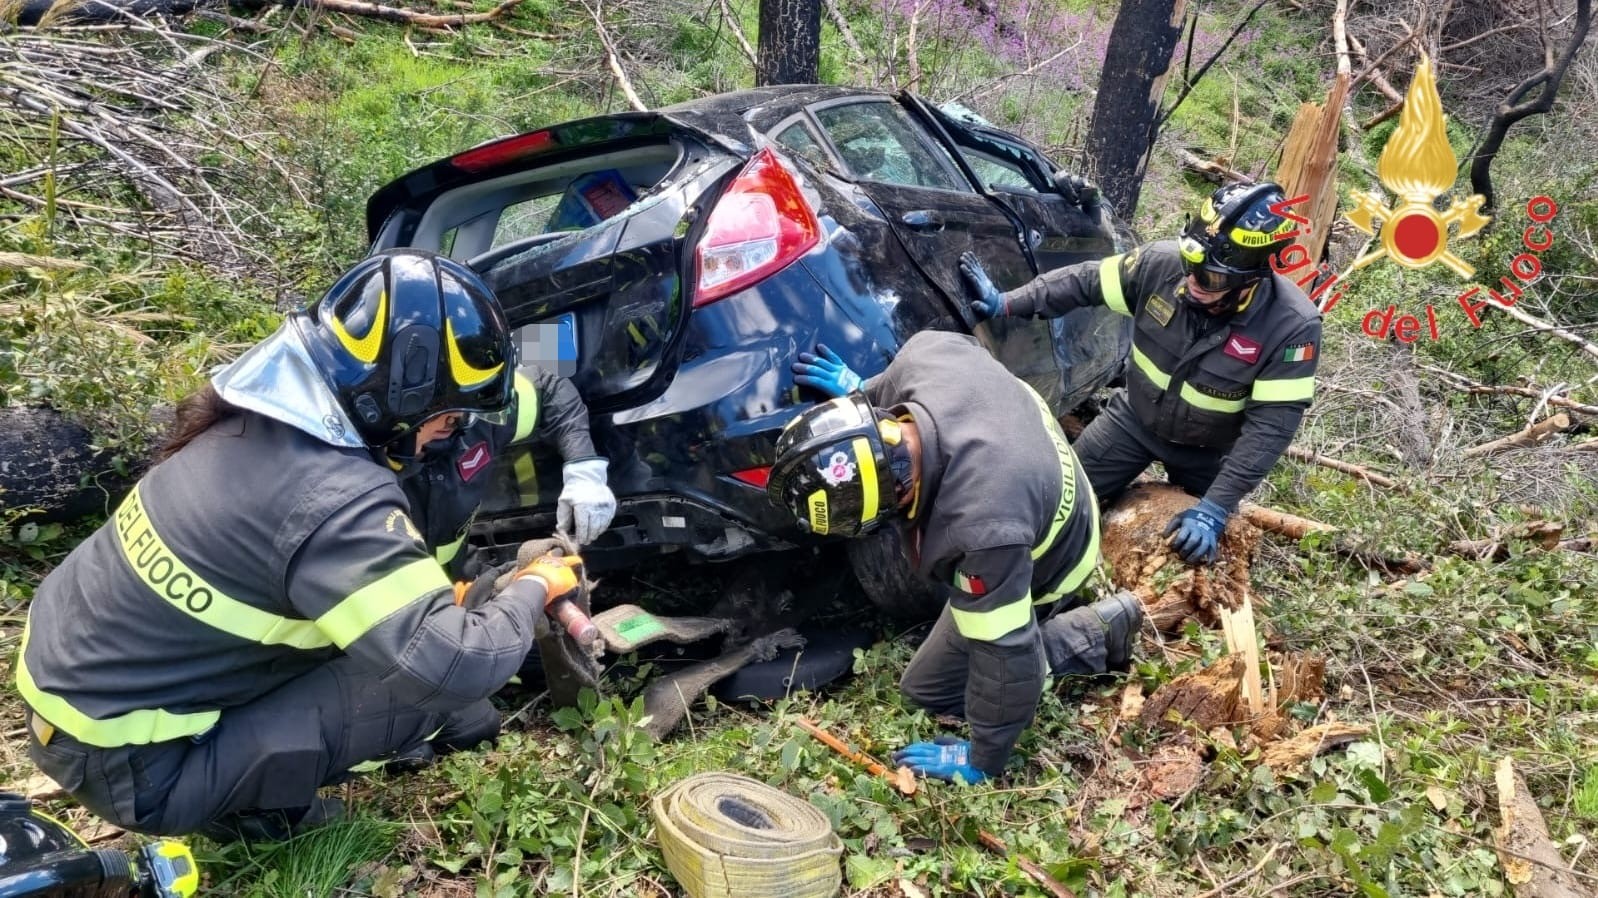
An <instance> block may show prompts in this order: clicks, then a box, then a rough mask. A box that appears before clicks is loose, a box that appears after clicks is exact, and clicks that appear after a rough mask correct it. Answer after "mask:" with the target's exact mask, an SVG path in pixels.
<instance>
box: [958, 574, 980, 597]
mask: <svg viewBox="0 0 1598 898" xmlns="http://www.w3.org/2000/svg"><path fill="white" fill-rule="evenodd" d="M954 588H955V589H958V590H960V591H961V592H963V593H965V594H966V595H968V596H980V595H986V594H987V592H988V585H987V584H986V583H983V582H982V578H981V577H978V576H977V575H976V574H968V573H966V572H965V571H955V572H954Z"/></svg>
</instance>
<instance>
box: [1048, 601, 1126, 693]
mask: <svg viewBox="0 0 1598 898" xmlns="http://www.w3.org/2000/svg"><path fill="white" fill-rule="evenodd" d="M1142 625H1143V604H1142V603H1141V602H1139V601H1138V600H1137V596H1134V595H1132V594H1131V593H1129V592H1125V591H1122V592H1119V593H1116V594H1115V595H1114V596H1112V597H1110V598H1108V599H1104V600H1103V601H1100V602H1095V603H1093V604H1092V605H1081V606H1078V607H1076V608H1072V609H1071V610H1069V611H1065V612H1062V613H1060V614H1056V615H1055V616H1054V617H1051V618H1049V619H1048V620H1047V621H1045V622H1044V624H1043V649H1044V652H1045V654H1047V655H1048V658H1049V673H1050V674H1052V675H1053V676H1056V677H1063V676H1072V675H1076V676H1084V675H1086V676H1092V675H1095V674H1101V673H1106V672H1108V671H1112V670H1115V671H1125V670H1127V669H1129V668H1130V666H1131V661H1132V648H1133V646H1135V645H1136V644H1137V634H1138V629H1139V628H1140V627H1141V626H1142Z"/></svg>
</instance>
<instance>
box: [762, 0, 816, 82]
mask: <svg viewBox="0 0 1598 898" xmlns="http://www.w3.org/2000/svg"><path fill="white" fill-rule="evenodd" d="M759 56H760V62H759V65H758V66H757V67H756V69H755V84H756V85H757V86H760V87H765V86H766V85H769V84H814V83H815V82H816V80H817V78H818V77H819V76H818V75H817V69H818V68H819V67H820V65H821V0H760V50H759Z"/></svg>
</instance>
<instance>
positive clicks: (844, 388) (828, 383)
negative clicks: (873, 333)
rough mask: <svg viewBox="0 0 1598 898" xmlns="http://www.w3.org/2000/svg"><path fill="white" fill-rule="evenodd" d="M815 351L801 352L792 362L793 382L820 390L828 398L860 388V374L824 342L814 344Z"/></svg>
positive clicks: (843, 394)
mask: <svg viewBox="0 0 1598 898" xmlns="http://www.w3.org/2000/svg"><path fill="white" fill-rule="evenodd" d="M816 353H819V355H817V354H813V353H808V352H801V353H799V361H797V362H794V363H793V365H792V368H793V382H794V383H796V384H798V385H799V386H801V387H810V388H812V389H815V390H820V391H821V392H822V393H824V394H826V395H827V397H828V398H831V399H836V398H838V397H839V396H847V395H849V394H850V393H853V392H854V391H855V390H858V389H860V375H858V374H856V373H854V371H853V370H851V369H850V368H849V366H848V365H846V364H844V362H843V359H841V358H839V357H838V354H837V353H836V352H833V351H832V350H831V349H829V348H827V345H826V344H825V343H817V344H816Z"/></svg>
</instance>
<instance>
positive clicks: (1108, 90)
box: [1086, 0, 1187, 221]
mask: <svg viewBox="0 0 1598 898" xmlns="http://www.w3.org/2000/svg"><path fill="white" fill-rule="evenodd" d="M1186 9H1187V0H1126V2H1124V3H1122V4H1121V9H1120V11H1119V12H1117V13H1116V16H1115V24H1114V25H1113V26H1111V28H1110V50H1109V53H1108V54H1107V55H1106V56H1105V58H1104V72H1103V74H1102V75H1100V76H1099V91H1098V96H1097V98H1096V99H1095V100H1094V102H1093V124H1092V126H1091V127H1090V128H1089V130H1088V139H1087V146H1086V155H1087V166H1086V167H1087V168H1088V170H1089V171H1091V172H1092V173H1093V176H1094V177H1095V178H1097V179H1098V182H1099V187H1100V189H1101V190H1102V191H1103V193H1104V198H1105V199H1106V200H1108V201H1109V203H1110V208H1112V209H1114V210H1115V214H1116V215H1119V216H1120V217H1121V218H1123V219H1125V220H1127V221H1131V220H1132V216H1133V213H1134V212H1136V211H1137V201H1138V194H1139V193H1140V192H1141V191H1142V189H1143V175H1144V173H1145V172H1146V171H1147V170H1148V163H1149V155H1150V153H1151V152H1152V151H1153V148H1154V136H1155V132H1156V127H1155V123H1156V122H1157V120H1158V118H1159V114H1160V98H1161V97H1162V96H1163V95H1164V93H1165V79H1166V78H1167V77H1169V76H1170V73H1171V59H1172V54H1173V53H1174V52H1175V50H1176V43H1177V39H1178V38H1179V37H1180V36H1181V34H1182V19H1183V15H1184V13H1185V12H1186Z"/></svg>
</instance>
